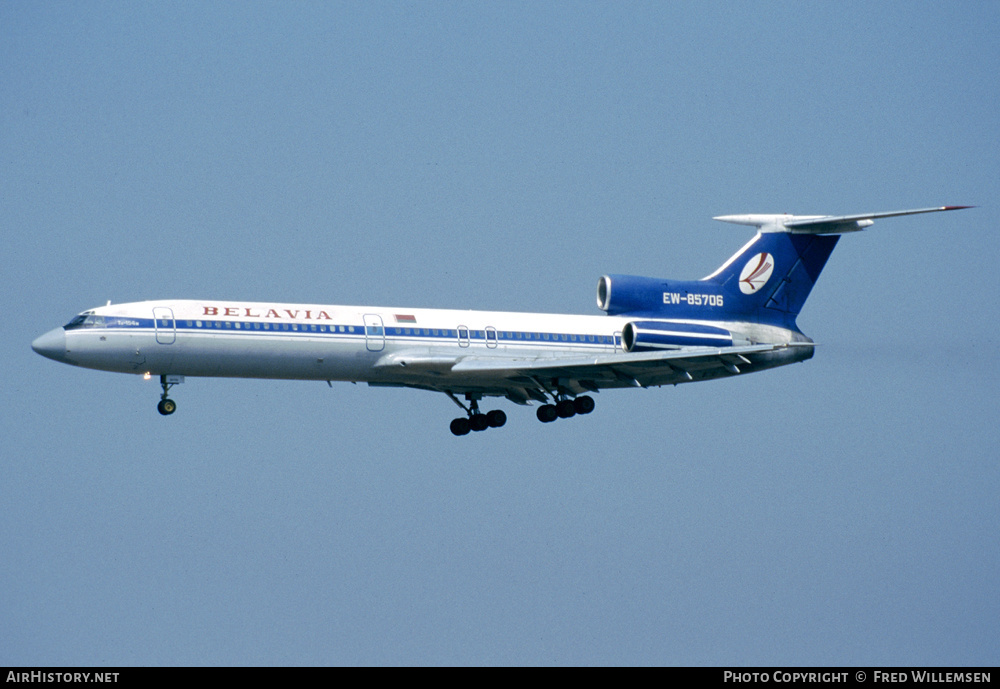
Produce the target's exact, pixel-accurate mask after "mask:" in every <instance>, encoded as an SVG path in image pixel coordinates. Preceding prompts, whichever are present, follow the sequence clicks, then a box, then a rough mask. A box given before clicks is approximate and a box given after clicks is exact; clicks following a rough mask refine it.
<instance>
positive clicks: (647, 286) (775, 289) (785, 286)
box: [597, 206, 971, 330]
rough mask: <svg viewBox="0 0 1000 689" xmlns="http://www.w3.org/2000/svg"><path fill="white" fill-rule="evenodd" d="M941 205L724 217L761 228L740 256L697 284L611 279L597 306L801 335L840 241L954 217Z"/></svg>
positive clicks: (604, 281) (600, 287)
mask: <svg viewBox="0 0 1000 689" xmlns="http://www.w3.org/2000/svg"><path fill="white" fill-rule="evenodd" d="M970 207H971V206H939V207H937V208H918V209H915V210H906V211H889V212H887V213H864V214H859V215H724V216H719V217H717V218H715V219H716V220H721V221H723V222H731V223H736V224H738V225H751V226H753V227H756V228H757V230H758V231H757V235H756V236H755V237H754V238H753V239H752V240H750V242H748V243H747V245H746V246H744V247H743V248H742V249H740V250H739V251H738V252H737V253H736V255H735V256H733V257H732V258H730V259H729V260H728V261H726V262H725V263H723V264H722V266H721V267H720V268H719V269H718V270H717V271H715V272H714V273H712V274H711V275H709V276H708V277H705V278H702V279H701V280H697V281H675V280H661V279H657V278H644V277H638V276H635V275H605V276H603V277H602V278H601V279H600V280H599V281H598V283H597V305H598V307H600V308H601V309H603V310H604V311H606V312H607V313H608V314H609V315H612V316H614V315H628V316H642V317H648V318H671V319H678V320H680V319H685V320H711V321H717V320H721V319H731V320H735V321H752V322H756V323H761V324H765V325H776V326H779V327H782V328H788V329H792V330H796V329H797V328H796V326H795V317H796V316H798V315H799V312H800V311H801V310H802V306H803V305H804V304H805V302H806V298H808V297H809V293H810V292H811V291H812V288H813V285H815V284H816V280H817V278H819V274H820V272H821V271H822V270H823V267H824V266H825V265H826V261H827V259H828V258H830V254H831V253H832V252H833V249H834V247H836V246H837V240H838V239H840V235H841V234H844V233H847V232H857V231H858V230H863V229H864V228H866V227H868V226H870V225H871V224H872V223H873V222H874V221H875V220H877V219H879V218H893V217H897V216H900V215H916V214H919V213H936V212H938V211H952V210H959V209H962V208H970Z"/></svg>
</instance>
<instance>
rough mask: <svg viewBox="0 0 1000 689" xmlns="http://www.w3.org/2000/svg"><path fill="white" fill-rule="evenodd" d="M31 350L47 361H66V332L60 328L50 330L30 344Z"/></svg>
mask: <svg viewBox="0 0 1000 689" xmlns="http://www.w3.org/2000/svg"><path fill="white" fill-rule="evenodd" d="M31 348H32V349H34V350H35V351H36V352H38V353H39V354H41V355H42V356H44V357H48V358H49V359H55V360H56V361H66V331H65V330H63V329H62V328H56V329H55V330H50V331H48V332H47V333H45V334H44V335H42V336H41V337H39V338H38V339H37V340H35V341H34V342H32V343H31Z"/></svg>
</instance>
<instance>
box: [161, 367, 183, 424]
mask: <svg viewBox="0 0 1000 689" xmlns="http://www.w3.org/2000/svg"><path fill="white" fill-rule="evenodd" d="M183 381H184V379H183V378H182V377H180V376H170V377H169V378H168V377H167V376H160V387H162V388H163V394H162V395H160V403H159V404H157V405H156V411H158V412H160V413H161V414H163V415H164V416H170V415H171V414H173V413H174V412H175V411H177V403H176V402H174V401H173V400H172V399H170V398H169V397H167V391H168V390H170V388H172V387H174V386H175V385H177V384H178V383H181V382H183Z"/></svg>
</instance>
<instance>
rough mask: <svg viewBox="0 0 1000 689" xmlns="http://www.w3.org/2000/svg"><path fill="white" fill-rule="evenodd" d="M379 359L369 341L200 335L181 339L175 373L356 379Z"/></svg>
mask: <svg viewBox="0 0 1000 689" xmlns="http://www.w3.org/2000/svg"><path fill="white" fill-rule="evenodd" d="M170 346H174V345H170ZM374 358H376V357H375V356H374V353H372V352H368V351H367V350H366V348H365V345H364V340H363V339H358V341H356V342H354V341H346V342H331V341H329V340H324V339H320V338H315V339H313V338H304V337H301V336H299V337H287V338H282V337H259V338H258V337H252V338H251V337H247V336H242V335H236V336H229V337H227V336H224V335H223V336H220V335H208V336H206V335H200V336H189V337H185V338H183V339H180V338H179V340H178V343H177V346H176V354H175V355H174V357H173V360H172V362H171V366H170V368H171V370H170V372H172V373H177V374H181V375H187V376H206V377H223V378H229V377H231V378H243V377H245V378H276V379H279V378H280V379H296V380H354V379H357V378H358V377H359V376H362V375H363V373H364V371H365V370H366V369H367V368H368V367H370V366H371V363H372V361H373V359H374Z"/></svg>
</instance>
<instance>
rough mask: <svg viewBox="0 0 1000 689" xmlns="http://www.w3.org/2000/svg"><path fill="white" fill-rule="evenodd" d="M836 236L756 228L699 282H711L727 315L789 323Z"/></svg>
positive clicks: (826, 256) (809, 289)
mask: <svg viewBox="0 0 1000 689" xmlns="http://www.w3.org/2000/svg"><path fill="white" fill-rule="evenodd" d="M839 238H840V237H839V236H838V235H797V234H788V233H785V232H759V233H758V234H757V236H756V237H754V238H753V240H752V241H750V242H749V243H748V244H747V245H746V246H744V247H743V248H742V249H741V250H740V251H739V252H738V253H737V254H736V255H735V256H733V257H732V258H730V259H729V260H728V261H726V263H725V264H723V266H722V267H721V268H719V269H718V270H717V271H715V272H714V273H712V274H711V275H709V276H708V277H706V278H705V279H704V280H703V282H709V283H714V284H715V285H717V288H718V290H719V292H720V293H721V294H722V295H723V298H724V299H725V301H724V304H725V312H726V314H727V315H729V316H731V317H735V318H738V319H739V320H753V321H756V322H758V323H764V324H768V325H778V326H781V327H785V328H794V327H795V317H796V316H798V315H799V312H800V311H801V310H802V306H803V305H804V304H805V303H806V298H807V297H808V296H809V293H810V292H811V291H812V288H813V285H815V284H816V280H817V278H819V274H820V272H821V271H822V270H823V267H824V266H825V265H826V261H827V259H828V258H830V254H831V253H832V252H833V249H834V247H835V246H837V240H838V239H839Z"/></svg>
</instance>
